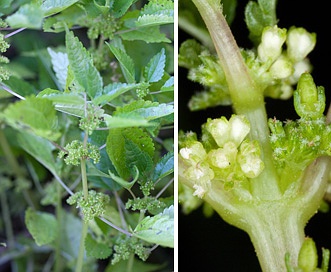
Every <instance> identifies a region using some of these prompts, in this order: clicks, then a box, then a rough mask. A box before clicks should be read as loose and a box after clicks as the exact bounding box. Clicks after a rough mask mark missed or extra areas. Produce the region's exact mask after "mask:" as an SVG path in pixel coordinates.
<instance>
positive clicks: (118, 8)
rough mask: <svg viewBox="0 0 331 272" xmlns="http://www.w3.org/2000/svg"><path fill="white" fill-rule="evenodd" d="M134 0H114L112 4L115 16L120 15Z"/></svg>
mask: <svg viewBox="0 0 331 272" xmlns="http://www.w3.org/2000/svg"><path fill="white" fill-rule="evenodd" d="M133 2H135V0H116V1H114V4H113V6H112V11H113V14H114V16H115V18H119V17H122V16H123V15H124V14H125V13H126V12H127V10H128V9H129V8H130V6H131V5H132V3H133Z"/></svg>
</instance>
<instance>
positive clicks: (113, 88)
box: [93, 82, 142, 105]
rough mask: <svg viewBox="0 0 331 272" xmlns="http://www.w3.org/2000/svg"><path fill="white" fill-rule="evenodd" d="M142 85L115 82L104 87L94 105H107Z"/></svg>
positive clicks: (94, 100)
mask: <svg viewBox="0 0 331 272" xmlns="http://www.w3.org/2000/svg"><path fill="white" fill-rule="evenodd" d="M141 85H142V84H141V83H137V84H136V83H131V84H127V83H121V82H114V83H111V84H109V85H107V86H105V87H104V89H103V92H102V95H100V96H98V97H96V98H95V99H93V103H94V104H96V105H98V104H106V103H108V102H110V101H111V100H113V99H115V98H116V97H118V96H119V95H121V94H123V93H125V92H127V91H130V90H132V89H135V88H139V87H140V86H141Z"/></svg>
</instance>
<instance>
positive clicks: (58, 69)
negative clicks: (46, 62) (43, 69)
mask: <svg viewBox="0 0 331 272" xmlns="http://www.w3.org/2000/svg"><path fill="white" fill-rule="evenodd" d="M47 51H48V53H49V55H50V56H51V60H52V66H53V70H54V72H55V75H56V78H57V80H58V82H59V85H60V86H61V88H62V90H64V89H65V86H66V80H67V74H68V65H69V60H68V55H67V54H66V53H62V52H55V51H53V50H52V49H51V48H50V47H48V48H47Z"/></svg>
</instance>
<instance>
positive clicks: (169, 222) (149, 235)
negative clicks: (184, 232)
mask: <svg viewBox="0 0 331 272" xmlns="http://www.w3.org/2000/svg"><path fill="white" fill-rule="evenodd" d="M173 233H174V211H173V206H172V207H169V208H167V209H165V210H164V211H163V212H162V213H161V214H158V215H155V216H153V217H145V218H144V219H143V220H142V221H141V222H140V223H139V224H138V226H137V227H136V228H135V230H134V234H135V236H136V237H139V238H141V239H143V240H145V241H147V242H150V243H157V244H160V245H163V246H167V247H173V246H174V237H173Z"/></svg>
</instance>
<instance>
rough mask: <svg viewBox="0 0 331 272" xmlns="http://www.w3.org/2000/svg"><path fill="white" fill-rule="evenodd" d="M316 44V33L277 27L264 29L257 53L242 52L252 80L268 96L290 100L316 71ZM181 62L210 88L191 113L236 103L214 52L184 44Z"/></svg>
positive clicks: (199, 96) (196, 98)
mask: <svg viewBox="0 0 331 272" xmlns="http://www.w3.org/2000/svg"><path fill="white" fill-rule="evenodd" d="M315 44H316V34H315V33H309V32H308V31H306V30H305V29H304V28H298V27H291V28H290V29H289V30H287V29H285V28H279V27H278V26H277V25H275V26H268V27H265V28H264V30H263V32H262V37H261V41H260V44H259V45H258V47H257V50H252V49H245V50H244V49H242V50H241V53H242V55H243V57H244V61H245V63H246V65H247V67H248V69H249V73H250V75H251V77H252V78H253V79H254V81H255V82H256V83H257V84H258V88H259V89H260V90H261V91H262V92H264V95H265V96H269V97H272V98H280V99H288V98H290V97H291V96H292V94H293V86H294V85H295V84H297V82H298V80H299V77H300V75H301V74H302V73H303V72H310V71H311V70H312V67H311V64H310V62H309V59H308V58H307V55H308V54H309V53H310V52H311V51H312V50H313V48H314V47H315ZM178 61H179V65H180V66H182V67H185V68H187V69H189V73H188V78H189V79H191V80H192V81H195V82H198V83H200V84H201V85H203V86H205V87H207V89H206V90H204V91H202V92H198V93H196V94H194V95H193V96H192V98H191V100H190V102H189V107H190V109H191V110H199V109H204V108H208V107H213V106H217V105H230V104H231V103H232V101H231V97H230V93H229V88H228V85H227V82H226V78H225V75H224V72H223V69H222V67H221V64H220V61H219V60H218V58H217V56H216V55H215V54H214V53H212V52H210V51H209V50H208V49H207V48H206V47H204V46H203V45H200V44H199V43H198V42H197V41H195V40H192V39H191V40H187V41H185V42H184V43H182V45H181V47H180V51H179V60H178Z"/></svg>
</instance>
